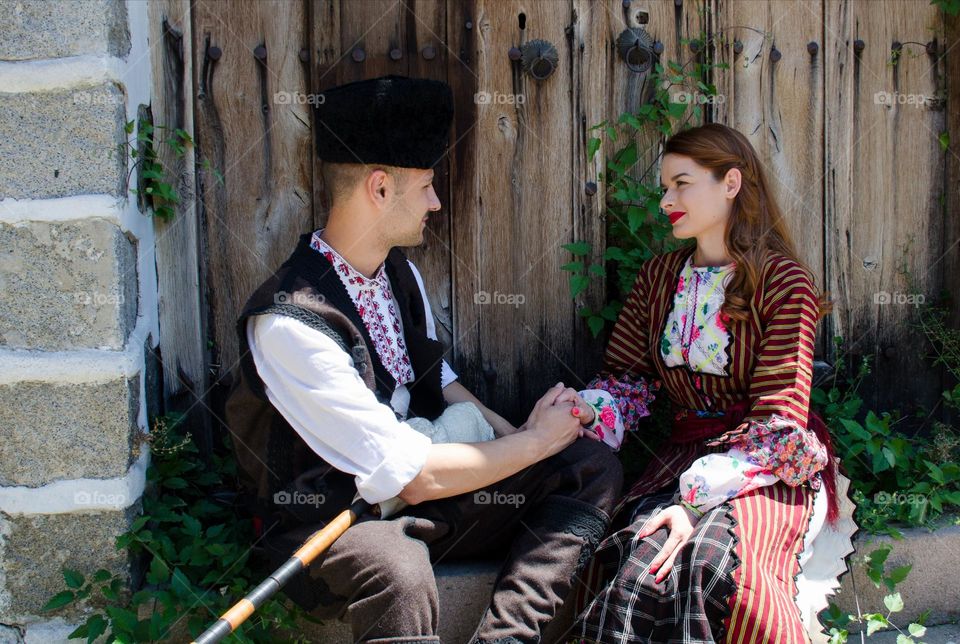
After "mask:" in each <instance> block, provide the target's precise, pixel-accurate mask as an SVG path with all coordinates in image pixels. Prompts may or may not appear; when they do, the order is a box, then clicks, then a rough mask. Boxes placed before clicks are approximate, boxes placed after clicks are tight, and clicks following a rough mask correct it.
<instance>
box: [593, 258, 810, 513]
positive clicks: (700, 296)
mask: <svg viewBox="0 0 960 644" xmlns="http://www.w3.org/2000/svg"><path fill="white" fill-rule="evenodd" d="M733 268H734V265H733V264H729V265H727V266H721V267H697V266H694V265H693V261H692V255H691V257H690V258H688V259H687V261H686V263H685V264H684V266H683V268H682V270H681V272H680V276H679V278H678V280H677V290H676V292H675V294H674V297H673V307H672V309H671V311H670V313H669V315H668V316H667V321H666V324H665V325H664V329H663V333H662V335H661V337H660V338H659V344H658V350H659V352H660V355H661V357H662V358H663V361H664V363H665V364H666V365H667V366H671V367H672V366H679V367H686V368H687V369H689V370H690V371H691V372H693V373H694V374H696V373H711V374H716V375H726V368H727V352H726V348H727V346H728V345H729V343H730V334H729V331H728V329H727V325H726V322H727V321H728V320H727V318H726V316H725V314H723V313H722V312H721V310H720V309H721V306H722V304H723V300H724V286H725V285H726V283H727V281H728V280H729V277H730V275H731V274H732V269H733ZM659 386H660V383H659V382H656V381H654V382H649V383H648V382H647V381H646V380H645V379H644V378H642V377H637V378H631V377H630V376H625V377H623V378H622V379H618V378H615V377H613V376H607V377H606V378H605V379H604V378H600V377H598V378H595V379H594V380H592V381H591V382H590V383H588V384H587V387H586V388H585V389H584V390H583V391H581V392H580V396H581V398H583V400H584V401H585V402H586V403H587V404H589V405H590V406H591V407H593V409H594V411H595V419H594V422H593V424H592V425H591V426H590V427H589V429H591V430H592V431H594V432H595V433H596V434H597V435H598V436H599V437H600V439H601V440H603V442H605V443H606V444H607V445H609V446H610V447H611V448H613V449H614V450H619V448H620V445H621V444H622V442H623V439H624V436H625V434H626V433H627V432H630V431H634V430H635V429H636V428H637V424H638V421H639V420H640V418H643V417H645V416H649V415H650V411H649V405H650V404H651V403H652V402H653V400H654V397H655V393H656V392H657V389H658V388H659ZM720 440H723V441H724V443H725V444H727V445H728V447H729V449H728V450H727V451H726V452H718V453H712V454H707V455H706V456H703V457H702V458H699V459H697V460H696V461H694V462H693V464H692V465H691V466H690V467H689V468H688V469H687V470H686V471H685V472H683V473H682V474H681V475H680V480H679V490H678V492H679V495H680V499H681V501H682V502H683V503H684V504H685V505H688V506H689V507H691V508H693V509H694V510H695V511H696V512H698V513H704V512H707V511H708V510H710V509H712V508H714V507H716V506H717V505H720V504H721V503H724V502H725V501H728V500H729V499H732V498H734V497H736V496H740V495H742V494H745V493H747V492H750V491H752V490H754V489H757V488H759V487H763V486H765V485H772V484H773V483H775V482H777V481H778V480H782V481H784V482H785V483H787V484H788V485H791V486H798V485H801V484H803V483H808V484H810V485H811V486H812V487H814V488H819V484H820V478H819V476H816V473H817V472H819V471H820V470H821V469H823V467H824V465H825V464H826V462H827V455H826V448H825V447H824V446H823V445H822V444H821V443H820V441H819V440H817V438H816V436H814V434H813V432H811V431H808V430H807V429H806V428H805V427H801V426H800V425H799V424H798V423H797V422H796V421H794V420H792V419H787V418H783V417H781V416H779V415H777V414H771V415H770V416H769V417H767V418H766V419H765V420H762V421H761V420H753V419H751V420H749V421H747V422H745V423H744V425H743V428H742V429H741V430H740V431H739V432H735V433H734V434H732V435H731V434H727V435H725V436H724V438H723V439H717V440H716V441H715V442H714V443H713V445H714V446H716V445H719V444H720V442H719V441H720ZM708 444H710V443H708Z"/></svg>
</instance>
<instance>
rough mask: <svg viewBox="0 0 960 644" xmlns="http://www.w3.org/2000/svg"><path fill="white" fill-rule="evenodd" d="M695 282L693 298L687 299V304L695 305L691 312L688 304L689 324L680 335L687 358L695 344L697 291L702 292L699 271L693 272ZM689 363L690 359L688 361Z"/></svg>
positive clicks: (692, 286)
mask: <svg viewBox="0 0 960 644" xmlns="http://www.w3.org/2000/svg"><path fill="white" fill-rule="evenodd" d="M693 277H694V280H695V281H694V282H693V284H691V288H692V290H693V293H692V294H691V297H688V298H687V302H692V303H693V308H692V310H691V308H690V304H687V307H688V308H687V321H688V322H689V324H684V325H683V332H682V333H681V334H680V341H681V342H682V343H683V346H684V347H685V348H686V349H687V356H689V355H690V346H691V344H692V342H693V327H694V325H696V323H697V322H696V315H697V291H699V290H700V288H699V287H700V274H699V273H697V271H693ZM688 363H689V359H688Z"/></svg>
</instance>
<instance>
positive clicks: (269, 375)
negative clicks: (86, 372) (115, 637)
mask: <svg viewBox="0 0 960 644" xmlns="http://www.w3.org/2000/svg"><path fill="white" fill-rule="evenodd" d="M452 114H453V98H452V95H451V92H450V89H449V87H448V86H447V85H446V84H445V83H441V82H437V81H429V80H419V79H417V80H415V79H408V78H402V77H386V78H380V79H374V80H369V81H361V82H358V83H352V84H349V85H344V86H341V87H339V88H335V89H332V90H329V91H327V92H324V101H323V103H322V104H321V105H319V106H318V108H317V113H316V125H315V127H316V141H317V151H318V155H319V157H320V159H321V160H322V161H323V164H324V165H323V176H324V185H325V187H326V189H327V192H328V194H329V195H330V196H331V199H332V203H331V206H330V214H329V219H328V223H327V226H326V228H324V229H323V230H321V231H317V232H315V233H313V234H308V235H304V236H303V237H302V238H301V240H300V243H299V245H298V247H297V249H296V250H295V251H294V253H293V255H292V256H291V257H290V259H289V260H287V262H286V263H285V264H284V265H283V266H282V267H281V268H280V270H279V271H278V272H277V273H276V274H275V275H274V276H273V277H271V278H270V279H268V280H267V281H266V282H265V283H264V284H263V285H261V286H260V288H259V289H257V291H256V292H255V293H254V294H253V296H252V297H251V298H250V300H249V302H248V303H247V306H246V308H245V310H244V311H243V313H242V314H241V316H240V320H239V322H238V333H239V336H240V343H241V351H242V353H241V355H242V362H241V377H240V380H239V382H238V385H237V387H236V389H235V390H234V392H232V394H231V398H230V400H229V402H228V406H227V420H228V423H229V425H230V427H231V430H232V432H233V433H234V436H235V439H236V440H235V443H236V446H237V451H238V458H239V460H240V464H241V466H242V467H243V469H244V470H245V472H246V473H247V474H248V475H249V477H250V482H251V487H252V488H253V491H254V492H255V493H256V497H257V499H258V507H257V514H258V516H260V517H262V518H263V520H264V541H265V543H266V544H267V547H268V549H269V550H270V551H271V552H272V553H273V555H274V556H275V557H276V559H277V560H278V561H282V560H285V559H286V558H287V557H289V555H290V553H291V552H292V551H293V550H294V549H295V548H296V546H297V545H299V543H300V542H302V541H303V540H304V539H306V538H307V537H308V536H309V535H310V534H311V533H312V532H313V531H315V530H316V529H318V527H319V525H320V524H322V523H323V522H325V521H327V520H329V519H330V518H331V517H333V516H334V515H335V514H336V513H337V512H338V511H339V510H341V509H343V508H344V507H346V506H347V505H349V503H350V501H351V499H352V497H353V495H354V494H355V493H357V492H359V494H360V495H361V496H362V497H363V498H364V499H366V500H367V501H368V502H370V503H372V504H376V503H380V502H383V501H387V500H388V499H392V498H394V497H399V499H400V500H402V501H404V502H406V503H408V504H409V506H407V507H406V508H405V509H404V510H403V511H402V512H401V513H400V514H399V515H396V516H393V517H391V518H389V519H381V520H376V519H375V518H371V517H365V518H364V519H363V520H361V521H358V523H356V524H355V525H354V526H353V527H351V528H350V529H349V530H347V531H346V533H345V534H344V535H343V536H342V537H341V538H340V539H339V540H337V541H336V542H335V543H334V544H333V545H332V546H331V548H330V549H329V550H328V551H327V552H326V553H325V555H324V556H323V557H322V558H321V559H320V560H319V561H317V562H315V563H314V564H313V565H312V566H311V569H310V570H309V573H308V574H304V575H302V576H301V578H300V579H298V580H297V582H296V583H294V584H292V585H291V586H290V587H288V589H287V593H288V594H289V595H290V596H292V597H293V598H294V599H295V600H296V601H297V602H298V603H299V604H300V605H301V606H303V607H304V608H306V609H308V610H311V611H312V612H313V614H314V615H316V616H318V617H321V618H329V617H334V616H338V617H345V618H346V619H347V620H349V622H350V623H351V625H352V628H353V635H354V639H355V640H358V641H365V642H438V641H439V639H438V637H437V627H438V621H439V606H438V598H437V587H436V582H435V579H434V577H433V570H432V562H435V561H437V560H438V559H440V558H441V557H443V558H447V559H452V558H456V557H469V556H477V555H483V554H491V553H496V552H505V551H507V550H509V552H508V556H507V559H506V562H505V563H504V565H503V568H502V571H501V573H500V576H499V578H498V580H497V582H496V585H495V588H494V592H493V597H492V600H491V603H490V607H489V609H488V610H487V612H486V613H485V615H484V617H483V619H482V621H481V623H480V625H479V627H478V629H477V632H476V634H475V641H478V642H533V641H539V640H540V637H541V635H542V632H543V628H544V627H545V625H546V624H547V623H548V622H549V620H550V619H551V618H552V617H553V616H554V615H555V613H556V611H557V609H558V608H559V607H560V605H561V604H562V602H563V600H564V599H565V597H566V595H567V593H568V592H569V590H570V588H571V586H572V584H573V581H574V577H575V575H576V573H577V572H579V570H580V568H581V566H583V564H584V563H585V562H586V560H587V559H588V558H589V556H590V554H592V551H593V549H594V547H595V546H596V545H597V543H598V542H599V540H600V538H601V537H602V536H603V533H604V532H605V530H606V528H607V526H608V524H609V513H610V511H611V509H612V507H613V504H614V502H615V500H616V499H617V498H618V496H619V493H620V489H621V484H622V474H621V470H620V465H619V462H618V461H617V459H616V458H615V457H614V456H613V454H612V453H611V452H610V450H609V449H608V448H607V447H605V446H604V445H603V444H601V443H598V442H594V441H591V440H585V439H584V440H576V439H577V438H578V436H579V435H581V434H582V431H583V430H582V429H581V425H580V421H579V420H578V419H577V418H575V417H574V416H573V414H572V413H571V411H572V410H571V405H570V404H569V403H564V402H558V400H557V399H558V398H560V397H561V396H563V397H564V399H566V398H570V390H565V389H564V388H563V387H562V385H559V384H558V385H557V386H555V387H553V388H552V389H550V390H549V391H548V392H547V394H546V395H545V396H544V397H543V398H541V399H540V400H539V401H537V403H536V405H535V406H534V408H533V411H532V413H531V414H530V417H529V418H528V419H527V422H526V423H525V424H524V426H523V427H521V428H520V429H517V428H514V427H512V426H511V425H510V423H508V422H507V421H506V420H504V419H503V418H502V417H500V416H499V415H497V414H496V413H494V412H493V411H491V410H490V409H487V408H486V407H485V406H484V405H483V404H482V403H481V402H480V401H479V400H477V399H476V398H475V397H474V396H473V395H472V394H471V393H470V392H469V391H468V390H467V389H466V388H465V387H464V386H463V385H461V384H460V383H459V382H457V376H456V374H455V373H454V372H453V370H452V369H451V368H450V366H449V365H448V364H447V363H446V361H445V360H444V359H443V348H442V346H441V344H440V343H439V342H438V341H437V340H436V333H435V326H434V321H433V316H432V314H431V309H430V304H429V302H428V300H427V296H426V292H425V289H424V287H423V282H422V279H421V277H420V275H419V273H418V272H417V270H416V268H415V267H414V266H413V264H412V263H410V262H409V261H408V260H406V258H405V257H404V256H403V254H402V253H401V252H400V251H399V250H397V249H396V247H398V246H414V245H418V244H420V243H421V242H422V241H423V234H424V228H425V226H426V224H427V220H428V215H429V213H431V212H436V211H438V210H439V209H440V202H439V200H438V199H437V194H436V192H435V191H434V189H433V186H432V179H433V169H432V168H433V166H434V165H435V164H436V163H438V162H439V161H440V160H441V159H442V158H443V156H444V155H445V154H446V148H447V132H448V130H449V127H450V123H451V120H452ZM560 296H562V294H558V297H560ZM457 402H471V403H473V404H474V405H476V406H477V408H478V409H479V410H480V412H481V413H482V415H483V417H484V418H485V419H486V420H487V421H488V422H489V424H490V425H491V426H492V427H493V429H494V432H495V435H496V438H495V439H494V440H490V441H487V442H478V443H450V444H431V442H430V440H429V439H428V438H426V437H425V436H423V435H422V434H420V433H417V432H416V431H414V430H413V429H412V428H411V427H410V425H409V424H408V423H407V422H406V419H407V418H410V417H413V416H417V417H421V418H426V419H428V420H434V419H435V418H437V417H438V416H440V415H441V414H442V413H443V411H444V409H445V407H446V406H447V405H448V404H452V403H457ZM555 403H556V404H555ZM475 491H478V492H477V493H476V494H474V492H475ZM497 499H500V500H504V499H506V500H508V503H489V501H490V500H494V501H496V500H497Z"/></svg>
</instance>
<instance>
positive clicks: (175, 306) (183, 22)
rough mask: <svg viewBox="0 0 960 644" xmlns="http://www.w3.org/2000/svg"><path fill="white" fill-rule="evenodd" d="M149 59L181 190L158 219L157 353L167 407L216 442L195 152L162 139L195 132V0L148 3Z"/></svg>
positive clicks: (169, 159) (163, 148)
mask: <svg viewBox="0 0 960 644" xmlns="http://www.w3.org/2000/svg"><path fill="white" fill-rule="evenodd" d="M148 11H149V25H150V29H151V35H150V40H151V42H153V43H155V44H154V46H152V47H151V48H150V65H151V68H152V78H153V83H154V89H153V92H152V106H151V107H152V113H153V122H154V124H155V126H159V127H162V128H164V129H157V130H155V132H156V136H155V139H156V146H155V148H156V152H157V156H158V160H159V161H160V163H161V164H162V165H163V166H164V167H165V168H167V169H168V174H169V176H170V179H169V180H172V181H173V183H174V185H176V187H177V192H178V193H179V195H180V203H179V204H178V205H177V206H176V208H175V217H174V219H172V220H171V221H166V220H163V219H160V218H156V219H155V221H154V230H155V235H156V242H155V253H156V265H157V294H158V306H157V308H158V318H159V327H160V342H159V349H158V357H159V359H160V362H161V364H162V365H163V383H162V387H163V407H164V411H165V412H171V411H172V412H181V413H187V414H188V418H187V425H188V426H189V427H190V428H191V429H192V430H194V431H195V432H197V435H198V437H199V442H200V443H201V444H202V445H205V446H206V447H209V438H210V437H209V432H208V428H209V422H208V420H209V417H208V416H207V415H206V414H205V413H204V412H205V409H204V406H203V401H204V396H205V392H206V389H207V386H206V374H207V366H206V359H207V350H206V342H205V337H204V329H205V311H204V306H205V304H203V292H202V290H201V288H200V277H199V275H200V270H201V267H200V262H199V250H200V238H199V231H198V220H197V204H196V200H195V199H196V186H195V170H196V168H195V156H194V154H193V150H189V149H188V151H187V152H186V153H185V154H184V155H183V156H182V157H179V158H178V157H177V156H176V154H175V153H174V151H173V150H172V149H171V148H170V146H169V145H167V144H165V143H163V141H166V140H167V139H168V138H170V137H172V136H174V130H175V129H181V130H184V131H185V132H187V133H188V134H189V135H190V136H191V137H192V136H193V134H194V122H193V121H194V117H193V82H192V77H193V72H192V70H193V39H192V35H191V24H190V3H189V2H188V1H187V0H158V1H157V2H151V3H150V5H149V9H148Z"/></svg>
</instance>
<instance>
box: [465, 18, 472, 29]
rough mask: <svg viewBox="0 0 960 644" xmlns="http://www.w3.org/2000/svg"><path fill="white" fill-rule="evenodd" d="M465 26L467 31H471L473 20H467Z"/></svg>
mask: <svg viewBox="0 0 960 644" xmlns="http://www.w3.org/2000/svg"><path fill="white" fill-rule="evenodd" d="M463 26H464V27H465V28H466V30H467V31H470V30H471V29H473V21H472V20H467V22H466V24H464V25H463Z"/></svg>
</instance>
